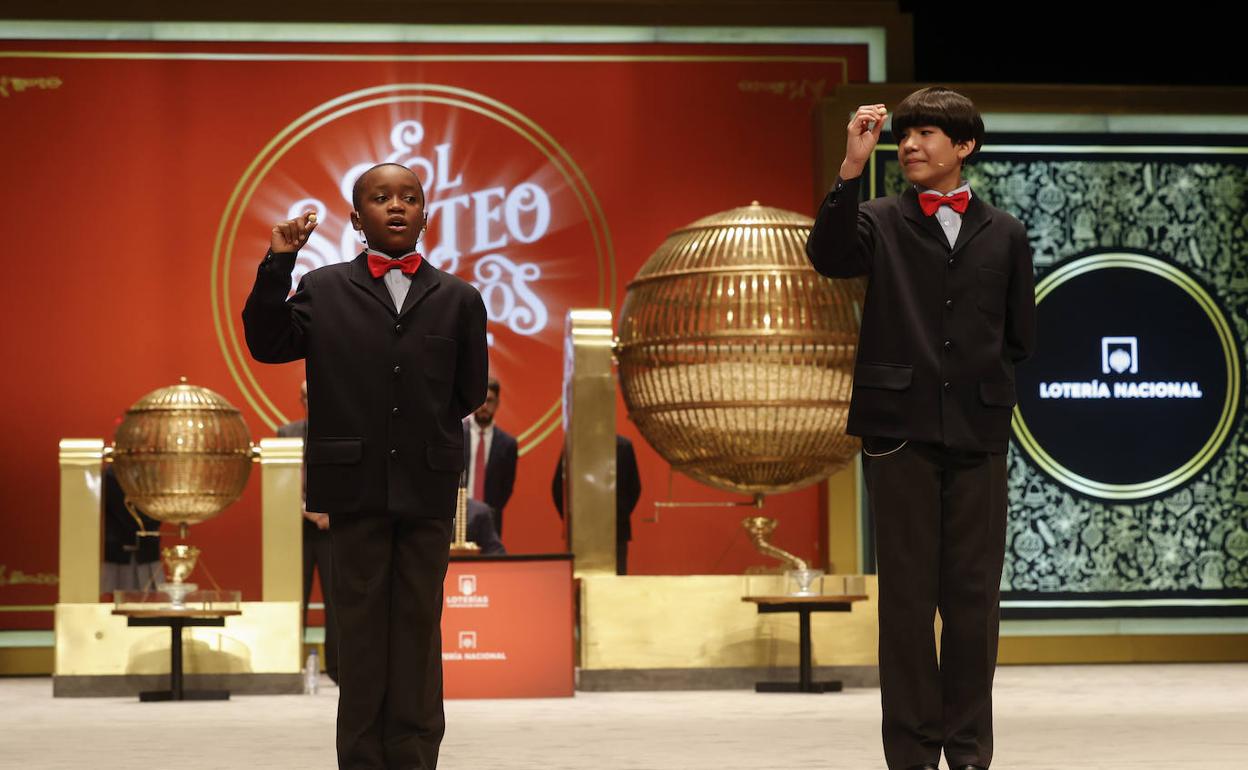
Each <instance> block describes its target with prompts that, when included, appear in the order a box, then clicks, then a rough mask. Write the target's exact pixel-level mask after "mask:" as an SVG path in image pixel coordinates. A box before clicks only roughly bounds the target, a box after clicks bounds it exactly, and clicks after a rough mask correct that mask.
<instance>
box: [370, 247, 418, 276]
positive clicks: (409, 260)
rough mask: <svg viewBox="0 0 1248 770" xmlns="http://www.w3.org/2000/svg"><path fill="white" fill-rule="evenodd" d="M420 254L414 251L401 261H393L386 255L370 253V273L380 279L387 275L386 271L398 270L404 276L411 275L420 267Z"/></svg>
mask: <svg viewBox="0 0 1248 770" xmlns="http://www.w3.org/2000/svg"><path fill="white" fill-rule="evenodd" d="M421 259H422V258H421V256H420V252H418V251H413V252H412V253H410V254H407V255H404V256H403V257H402V258H400V259H391V258H390V257H387V256H385V255H384V254H374V253H373V252H371V251H370V252H368V272H370V273H372V274H373V277H374V278H380V277H382V276H383V275H385V274H386V271H388V270H393V269H394V268H396V267H397V268H398V269H400V270H402V271H403V274H404V275H411V274H412V273H415V272H416V269H417V268H419V267H420V262H421Z"/></svg>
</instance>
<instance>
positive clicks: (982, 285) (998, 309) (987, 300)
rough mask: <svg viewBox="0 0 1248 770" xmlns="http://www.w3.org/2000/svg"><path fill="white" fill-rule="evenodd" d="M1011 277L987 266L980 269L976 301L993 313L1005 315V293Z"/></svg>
mask: <svg viewBox="0 0 1248 770" xmlns="http://www.w3.org/2000/svg"><path fill="white" fill-rule="evenodd" d="M1009 283H1010V277H1009V276H1008V275H1006V274H1005V273H998V272H997V271H996V270H990V269H988V268H986V267H981V268H980V269H979V285H978V286H977V287H976V291H977V296H976V303H977V304H978V305H979V309H980V310H983V311H984V312H985V313H992V314H993V315H1005V293H1006V290H1007V289H1008V288H1009Z"/></svg>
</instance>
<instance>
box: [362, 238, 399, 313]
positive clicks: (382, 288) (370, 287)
mask: <svg viewBox="0 0 1248 770" xmlns="http://www.w3.org/2000/svg"><path fill="white" fill-rule="evenodd" d="M351 283H353V284H355V285H356V286H359V287H360V288H361V289H363V290H364V291H366V292H368V293H369V294H371V295H372V296H373V298H374V299H376V300H377V301H378V302H380V303H381V304H382V306H383V307H385V309H386V310H389V311H390V314H391V315H394V300H393V299H391V298H390V292H389V291H388V290H387V289H386V285H385V282H384V281H382V280H381V279H380V278H374V277H373V274H372V273H370V272H369V271H368V252H366V251H361V252H360V255H359V256H358V257H356V258H355V259H353V260H351Z"/></svg>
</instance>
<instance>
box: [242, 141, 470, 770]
mask: <svg viewBox="0 0 1248 770" xmlns="http://www.w3.org/2000/svg"><path fill="white" fill-rule="evenodd" d="M352 204H353V206H354V210H353V211H352V212H351V223H352V225H354V226H355V228H356V229H357V230H360V231H362V232H363V234H364V236H365V238H366V239H367V243H368V249H367V250H366V251H365V252H363V253H361V254H360V255H359V256H358V257H356V258H355V259H354V260H352V261H351V262H345V263H341V264H335V265H329V266H326V267H323V268H320V269H318V270H313V271H312V272H310V273H308V274H307V275H306V276H304V277H303V280H302V281H301V282H300V284H299V288H298V290H297V291H296V292H295V293H294V295H293V296H291V297H290V299H289V300H287V294H288V293H289V291H290V276H291V272H292V270H293V268H294V264H295V257H296V255H297V253H298V251H299V249H300V248H301V247H302V246H303V245H304V244H305V243H306V242H307V239H308V236H309V235H310V234H311V232H312V229H313V228H314V227H315V226H316V224H315V215H314V214H312V213H308V214H304V215H303V216H301V217H297V218H295V219H292V220H288V221H286V222H280V223H278V224H277V225H275V226H274V227H273V230H272V234H271V238H270V251H269V253H268V255H267V256H265V258H264V260H263V262H262V263H261V264H260V267H259V269H258V271H257V273H256V283H255V286H254V288H253V289H252V292H251V295H250V296H249V297H248V298H247V304H246V306H245V307H244V308H243V325H244V329H245V332H246V338H247V346H248V348H249V349H250V350H251V354H252V356H254V357H255V358H256V359H257V360H258V361H261V362H265V363H282V362H286V361H294V360H296V359H299V358H304V359H306V370H307V380H308V395H309V402H308V407H309V409H308V442H307V451H306V457H307V467H308V477H307V480H308V489H307V507H308V508H309V509H310V510H313V511H323V512H327V513H328V514H329V517H330V527H329V532H330V538H331V543H332V548H333V560H334V585H333V594H334V603H335V609H336V611H337V612H336V614H337V619H338V630H339V640H338V641H339V650H338V652H339V661H338V667H339V686H340V690H339V698H338V737H337V745H338V763H339V767H341V768H352V769H354V768H382V767H385V768H404V769H405V770H407V769H408V768H422V770H432V768H435V767H436V766H437V760H438V748H439V746H440V744H441V741H442V735H443V733H444V731H445V727H446V721H445V717H444V715H443V710H442V650H441V646H442V645H441V634H440V629H439V623H440V619H441V613H442V584H443V581H444V579H445V577H446V567H447V560H448V556H449V546H450V542H451V535H452V522H453V519H454V514H455V499H456V495H457V492H458V487H459V475H460V472H461V471H462V469H463V461H464V460H463V458H464V448H463V428H462V426H461V424H460V421H461V420H462V419H463V418H464V417H465V416H466V415H468V414H470V413H471V412H472V411H473V410H474V409H476V408H477V406H479V405H480V404H481V402H482V401H484V400H485V380H486V372H487V369H488V361H487V347H486V339H485V305H484V303H483V302H482V300H481V295H480V293H479V292H477V290H476V289H474V288H472V287H471V286H470V285H468V284H467V283H464V282H463V281H461V280H460V279H458V278H456V277H455V276H452V275H448V274H446V273H443V272H442V271H440V270H438V269H437V268H435V267H434V266H433V265H431V264H429V263H428V262H426V261H424V260H423V259H422V258H421V256H420V254H418V253H417V252H416V251H414V248H415V245H416V242H417V240H418V238H419V237H420V233H421V232H422V231H423V230H424V227H425V224H426V216H425V198H424V191H423V190H422V189H421V186H420V181H419V179H417V177H416V175H415V174H414V173H412V172H411V170H410V169H408V168H407V167H405V166H400V165H397V164H393V163H385V164H381V165H378V166H374V167H373V168H371V169H369V170H368V171H366V172H365V173H364V174H363V175H362V176H361V177H360V178H359V180H358V181H357V182H356V184H355V188H354V190H353V191H352Z"/></svg>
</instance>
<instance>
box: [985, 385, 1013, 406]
mask: <svg viewBox="0 0 1248 770" xmlns="http://www.w3.org/2000/svg"><path fill="white" fill-rule="evenodd" d="M979 400H980V401H983V402H984V403H985V404H987V405H988V406H1014V404H1016V403H1018V398H1017V397H1016V396H1015V395H1014V383H1012V382H1010V381H1009V380H1004V381H1002V382H981V383H979Z"/></svg>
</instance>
